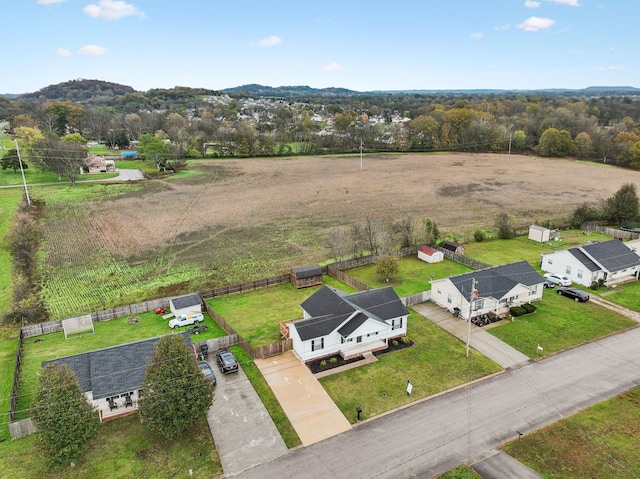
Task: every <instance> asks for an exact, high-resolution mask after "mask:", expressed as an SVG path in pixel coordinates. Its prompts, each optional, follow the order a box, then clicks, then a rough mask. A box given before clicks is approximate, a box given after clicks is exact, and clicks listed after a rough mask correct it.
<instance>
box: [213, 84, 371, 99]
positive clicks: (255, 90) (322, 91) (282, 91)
mask: <svg viewBox="0 0 640 479" xmlns="http://www.w3.org/2000/svg"><path fill="white" fill-rule="evenodd" d="M222 91H223V92H224V93H230V94H239V93H245V94H248V95H254V96H269V97H274V96H275V97H295V96H344V95H357V94H359V93H360V92H357V91H354V90H348V89H346V88H311V87H309V86H279V87H275V88H274V87H270V86H264V85H257V84H255V83H254V84H251V85H242V86H237V87H234V88H227V89H225V90H222Z"/></svg>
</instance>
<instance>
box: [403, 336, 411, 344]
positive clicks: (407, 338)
mask: <svg viewBox="0 0 640 479" xmlns="http://www.w3.org/2000/svg"><path fill="white" fill-rule="evenodd" d="M400 341H402V342H403V343H404V344H411V338H410V337H409V336H402V337H401V338H400Z"/></svg>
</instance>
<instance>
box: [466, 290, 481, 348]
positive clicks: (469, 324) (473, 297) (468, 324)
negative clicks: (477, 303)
mask: <svg viewBox="0 0 640 479" xmlns="http://www.w3.org/2000/svg"><path fill="white" fill-rule="evenodd" d="M477 296H478V292H477V291H476V279H475V278H473V279H472V280H471V293H470V294H469V317H467V351H466V353H465V355H464V357H465V358H468V357H469V344H471V312H472V311H473V301H474V300H475V299H476V297H477Z"/></svg>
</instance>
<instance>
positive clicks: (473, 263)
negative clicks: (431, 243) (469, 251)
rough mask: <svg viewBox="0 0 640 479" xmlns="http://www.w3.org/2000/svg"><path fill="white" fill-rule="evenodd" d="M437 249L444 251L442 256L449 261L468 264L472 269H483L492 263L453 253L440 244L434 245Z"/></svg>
mask: <svg viewBox="0 0 640 479" xmlns="http://www.w3.org/2000/svg"><path fill="white" fill-rule="evenodd" d="M435 248H436V249H437V250H438V251H442V252H443V253H444V257H445V258H447V259H450V260H451V261H455V262H456V263H460V264H463V265H465V266H469V267H470V268H473V269H483V268H489V267H491V266H492V265H490V264H487V263H483V262H482V261H477V260H475V259H471V258H469V257H467V256H465V255H463V254H458V253H454V252H453V251H451V250H448V249H444V248H441V247H440V246H435Z"/></svg>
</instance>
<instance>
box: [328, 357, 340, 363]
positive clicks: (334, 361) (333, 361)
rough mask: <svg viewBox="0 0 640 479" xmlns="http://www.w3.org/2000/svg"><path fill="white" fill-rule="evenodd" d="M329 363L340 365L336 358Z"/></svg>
mask: <svg viewBox="0 0 640 479" xmlns="http://www.w3.org/2000/svg"><path fill="white" fill-rule="evenodd" d="M329 363H331V364H338V358H336V357H332V358H331V359H329Z"/></svg>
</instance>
